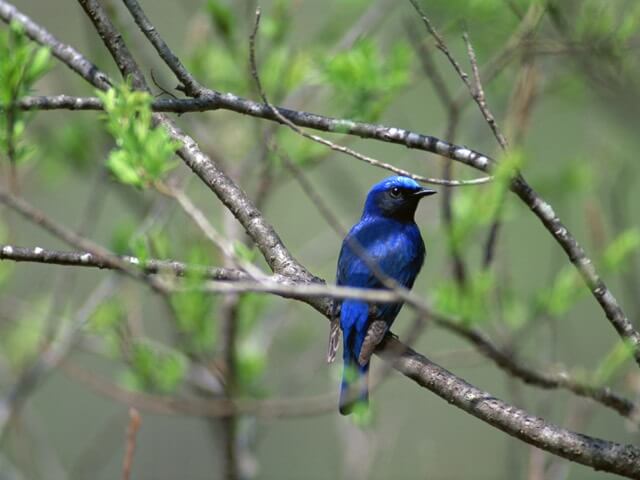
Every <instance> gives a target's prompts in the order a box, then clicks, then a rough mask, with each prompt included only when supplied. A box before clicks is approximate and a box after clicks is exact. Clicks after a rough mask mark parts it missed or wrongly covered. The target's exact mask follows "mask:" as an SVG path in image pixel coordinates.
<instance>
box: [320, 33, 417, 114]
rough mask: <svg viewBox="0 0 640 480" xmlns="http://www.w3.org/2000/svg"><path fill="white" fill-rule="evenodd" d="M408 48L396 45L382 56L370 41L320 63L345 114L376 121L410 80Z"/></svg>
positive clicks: (325, 77)
mask: <svg viewBox="0 0 640 480" xmlns="http://www.w3.org/2000/svg"><path fill="white" fill-rule="evenodd" d="M410 64H411V50H410V49H409V48H408V47H407V46H406V45H405V44H397V45H396V46H395V47H394V48H393V49H392V50H391V52H389V53H388V54H387V55H384V54H383V53H382V51H381V50H380V48H379V47H378V46H377V45H376V44H375V43H374V42H373V41H371V40H360V41H359V42H357V43H356V44H355V45H354V46H353V47H352V48H351V49H349V50H346V51H344V52H340V53H338V54H337V55H334V56H333V57H331V58H330V59H329V60H323V61H322V62H321V68H322V71H323V74H324V79H325V81H326V82H327V83H328V84H329V85H330V86H331V87H332V88H333V91H334V93H335V97H336V100H337V101H338V104H339V105H341V106H343V109H344V112H345V116H347V117H353V118H358V119H362V120H367V121H373V120H377V119H378V118H379V117H380V114H381V113H382V111H383V110H384V109H385V108H386V107H387V105H388V104H389V102H390V101H391V100H392V99H393V98H395V97H396V96H397V94H398V92H399V91H400V90H401V89H402V88H403V87H404V86H405V85H406V84H407V83H408V82H409V75H410V68H409V67H410Z"/></svg>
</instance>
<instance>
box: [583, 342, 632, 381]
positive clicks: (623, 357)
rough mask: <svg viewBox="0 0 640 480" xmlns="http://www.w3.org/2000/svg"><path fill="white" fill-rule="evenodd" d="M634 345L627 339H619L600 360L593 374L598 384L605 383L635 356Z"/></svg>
mask: <svg viewBox="0 0 640 480" xmlns="http://www.w3.org/2000/svg"><path fill="white" fill-rule="evenodd" d="M633 352H634V348H633V345H632V344H631V343H629V342H626V341H619V342H617V343H616V344H615V346H614V347H613V348H612V349H611V351H610V352H609V353H608V354H607V356H606V357H605V358H604V359H603V360H602V362H600V365H598V368H597V369H596V371H595V373H594V374H593V381H594V383H595V384H596V385H604V384H606V383H608V382H609V381H610V380H611V378H612V377H613V376H614V375H615V374H616V373H617V372H618V371H619V370H620V369H621V368H622V367H623V366H624V365H625V364H626V363H627V362H628V361H629V360H630V359H631V358H632V357H633Z"/></svg>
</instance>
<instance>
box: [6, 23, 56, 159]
mask: <svg viewBox="0 0 640 480" xmlns="http://www.w3.org/2000/svg"><path fill="white" fill-rule="evenodd" d="M50 58H51V54H50V52H49V49H48V48H46V47H39V46H37V45H36V44H34V43H33V42H31V41H30V40H29V39H28V38H27V36H26V34H25V33H24V29H23V27H22V26H21V25H20V24H18V23H15V22H14V23H11V25H10V26H9V28H7V29H4V30H0V113H1V114H0V149H1V150H2V151H3V152H6V153H7V156H8V157H9V159H10V160H11V161H12V162H15V163H18V162H20V161H23V160H25V159H26V158H27V157H28V155H29V153H30V147H28V146H26V145H24V144H23V140H24V133H25V130H26V122H27V118H28V117H27V116H26V115H25V114H24V113H23V112H21V111H20V110H18V109H17V108H16V102H17V101H18V100H19V99H20V97H23V96H25V95H27V94H29V93H30V92H31V91H32V88H33V85H34V84H35V83H36V81H38V80H39V79H40V78H42V77H43V76H44V75H45V74H46V73H47V71H48V70H49V68H50V66H51V62H50Z"/></svg>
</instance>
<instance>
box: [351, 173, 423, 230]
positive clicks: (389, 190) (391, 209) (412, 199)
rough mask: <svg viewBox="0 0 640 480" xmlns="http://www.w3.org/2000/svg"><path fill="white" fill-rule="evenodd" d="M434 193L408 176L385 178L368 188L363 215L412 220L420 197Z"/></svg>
mask: <svg viewBox="0 0 640 480" xmlns="http://www.w3.org/2000/svg"><path fill="white" fill-rule="evenodd" d="M434 193H436V191H435V190H431V189H430V188H425V187H422V186H421V185H420V184H419V183H418V182H416V181H415V180H413V179H411V178H409V177H402V176H394V177H389V178H385V179H384V180H382V181H381V182H380V183H376V184H375V185H374V186H373V187H371V190H369V194H368V195H367V200H366V202H365V204H364V213H363V215H365V216H367V215H380V216H384V217H389V218H393V219H396V220H401V221H412V220H413V216H414V214H415V211H416V208H417V207H418V202H419V201H420V199H422V198H423V197H427V196H429V195H433V194H434Z"/></svg>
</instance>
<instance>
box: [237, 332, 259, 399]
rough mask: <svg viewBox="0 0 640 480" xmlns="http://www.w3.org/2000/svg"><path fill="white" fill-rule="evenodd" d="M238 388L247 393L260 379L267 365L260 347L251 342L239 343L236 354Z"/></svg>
mask: <svg viewBox="0 0 640 480" xmlns="http://www.w3.org/2000/svg"><path fill="white" fill-rule="evenodd" d="M236 362H237V365H238V380H239V382H238V383H239V386H240V387H241V388H242V389H243V390H244V391H248V390H250V389H251V387H252V386H254V385H255V384H256V383H257V382H258V380H259V379H260V378H261V376H262V374H263V373H264V370H265V368H266V365H267V357H266V354H265V351H264V348H262V346H261V345H259V344H258V343H257V342H255V341H253V340H247V341H243V342H241V343H240V346H239V347H238V349H237V352H236Z"/></svg>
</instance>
